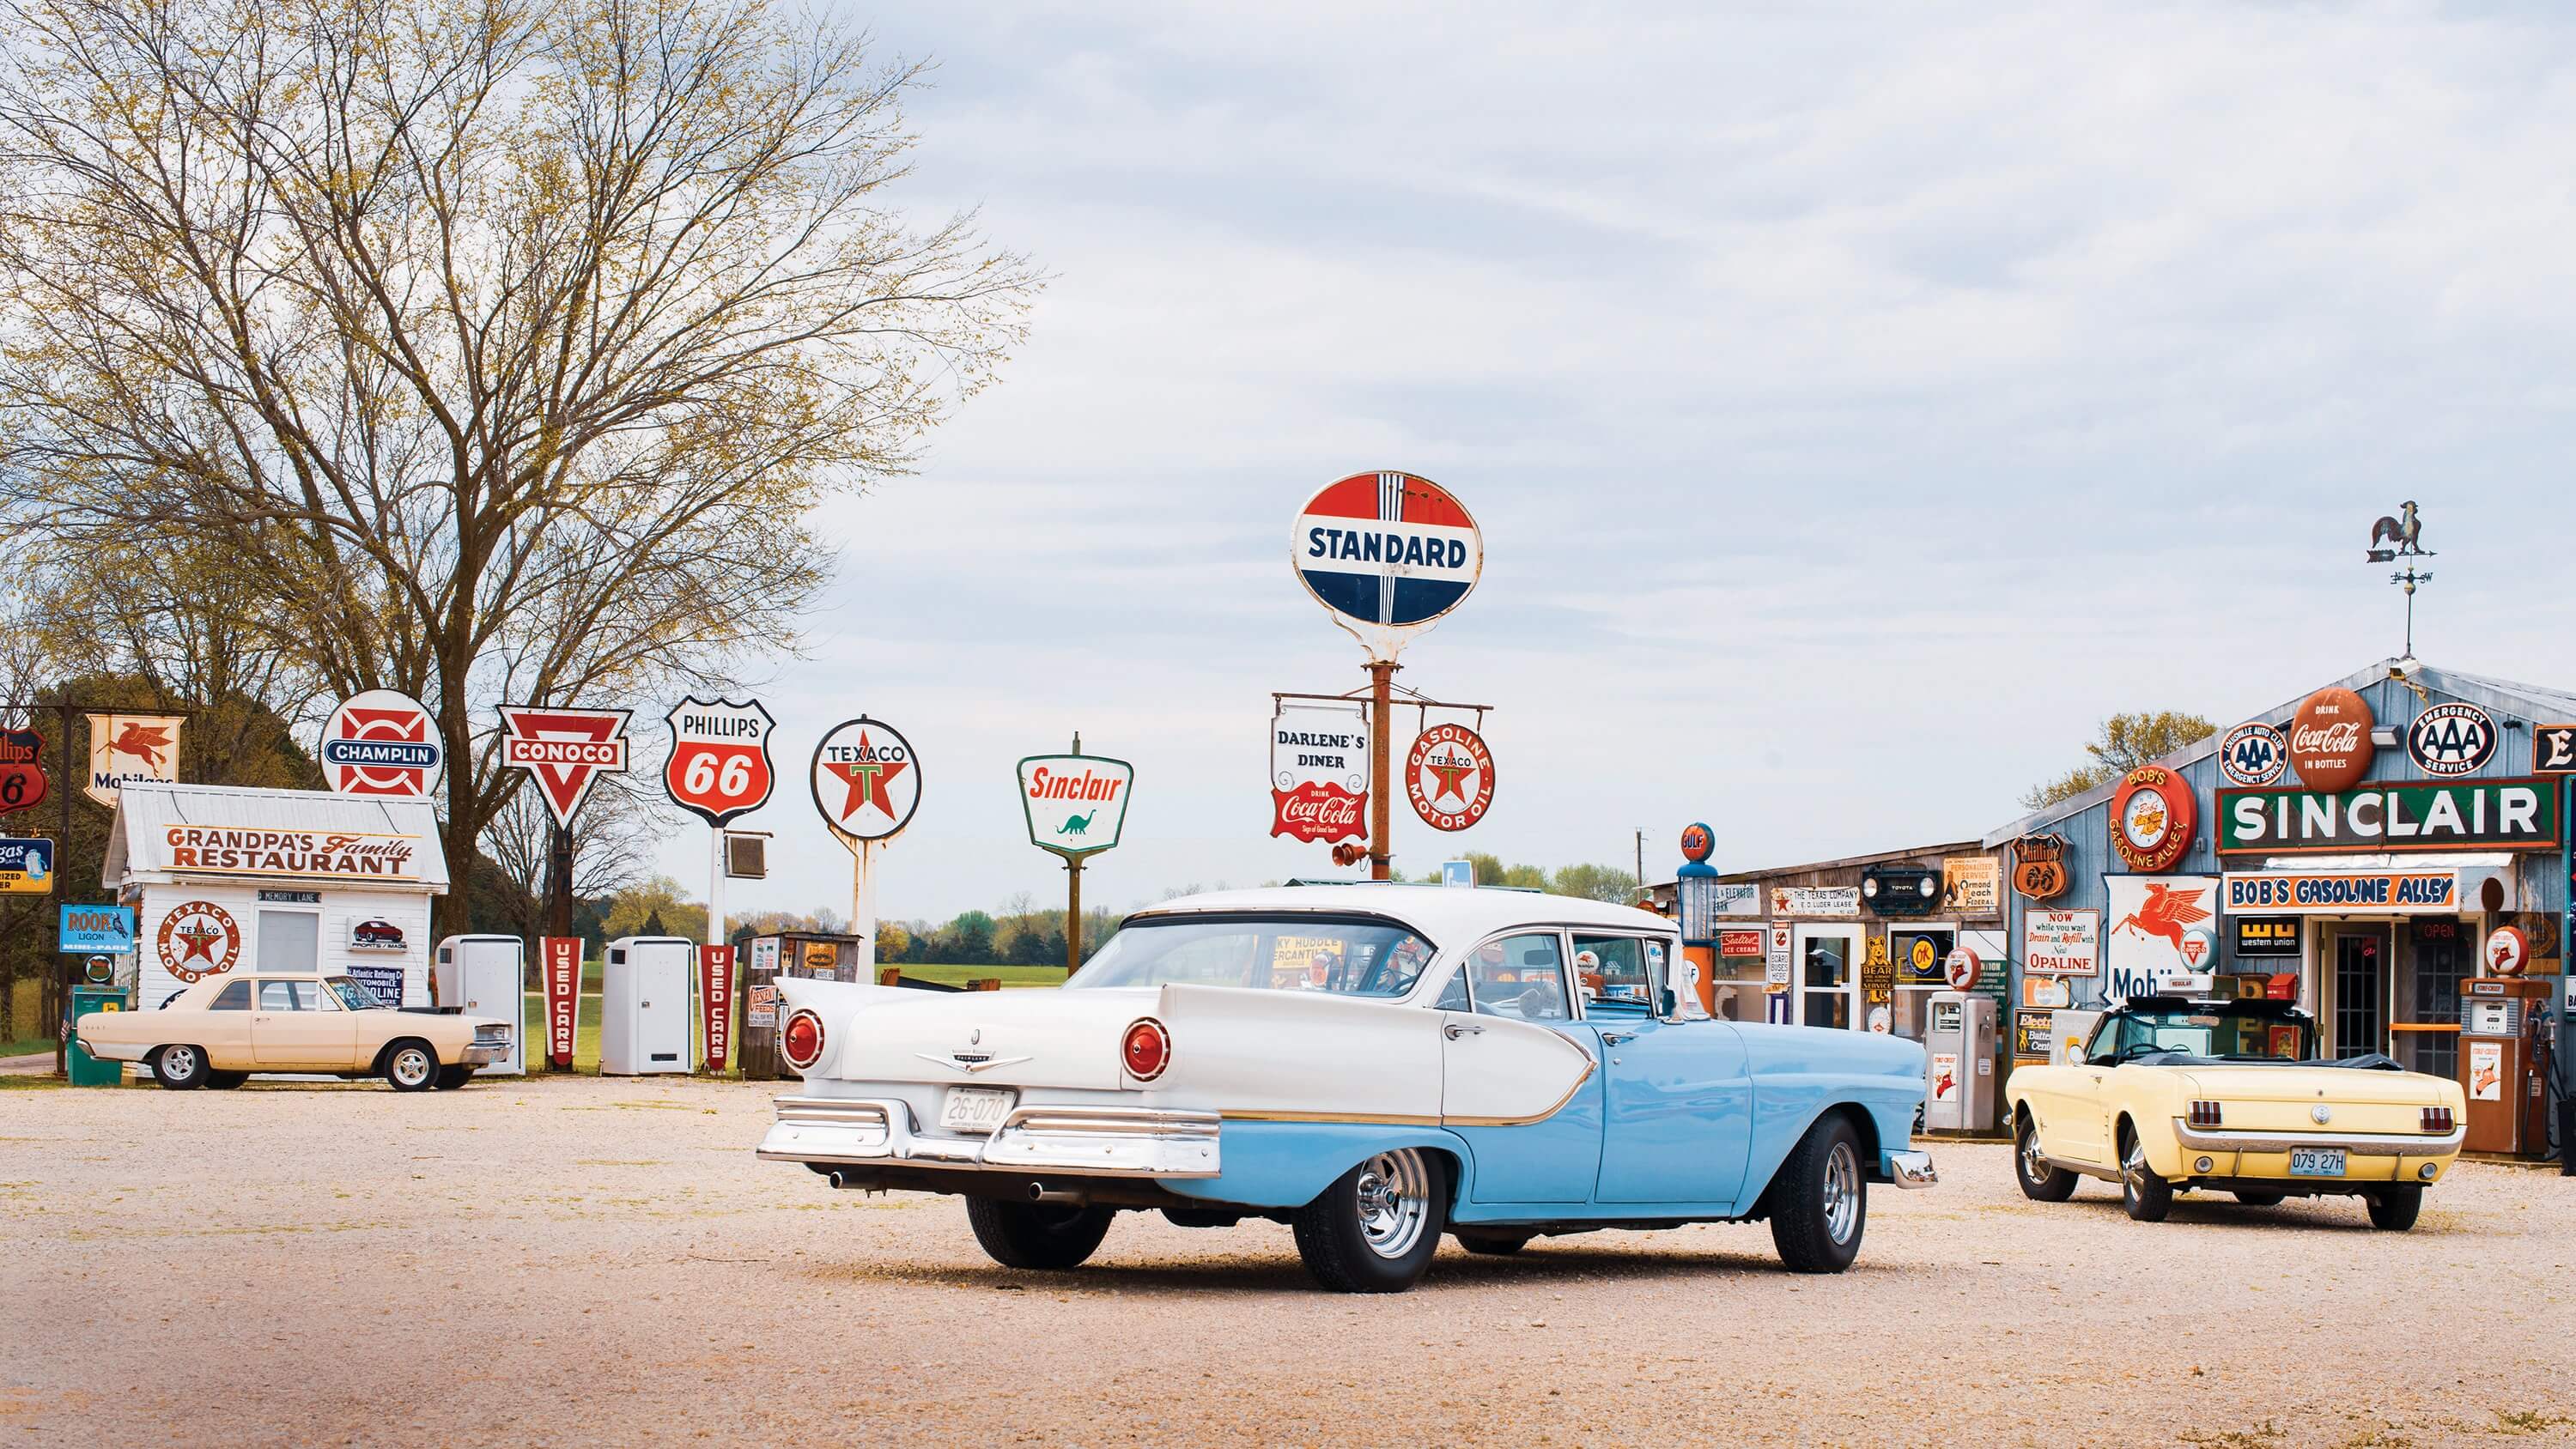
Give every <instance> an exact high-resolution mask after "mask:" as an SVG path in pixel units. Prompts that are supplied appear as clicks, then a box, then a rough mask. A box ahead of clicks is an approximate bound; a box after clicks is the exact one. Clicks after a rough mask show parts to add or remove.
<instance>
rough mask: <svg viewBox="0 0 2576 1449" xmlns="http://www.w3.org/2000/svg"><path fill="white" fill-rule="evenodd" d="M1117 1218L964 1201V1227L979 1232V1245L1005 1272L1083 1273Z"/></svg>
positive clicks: (1092, 1210)
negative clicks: (1075, 1270) (1070, 1270)
mask: <svg viewBox="0 0 2576 1449" xmlns="http://www.w3.org/2000/svg"><path fill="white" fill-rule="evenodd" d="M1117 1215H1118V1210H1117V1209H1116V1208H1105V1207H1073V1206H1070V1205H1066V1204H1061V1203H1051V1202H1012V1201H1010V1200H1009V1199H1007V1198H998V1197H970V1198H968V1199H966V1225H967V1226H968V1227H971V1228H973V1229H974V1230H975V1241H976V1242H978V1243H981V1244H983V1246H984V1251H985V1253H986V1254H988V1255H990V1256H991V1258H992V1260H993V1261H994V1262H996V1263H999V1264H1001V1265H1002V1266H1003V1267H1005V1268H1032V1269H1041V1270H1053V1269H1061V1268H1079V1267H1081V1266H1082V1265H1083V1263H1084V1262H1085V1261H1086V1260H1088V1259H1089V1258H1090V1257H1091V1255H1092V1254H1093V1253H1095V1252H1098V1251H1099V1249H1100V1240H1101V1239H1102V1238H1105V1237H1107V1236H1109V1220H1110V1219H1111V1218H1114V1217H1116V1216H1117Z"/></svg>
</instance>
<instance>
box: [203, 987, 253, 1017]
mask: <svg viewBox="0 0 2576 1449" xmlns="http://www.w3.org/2000/svg"><path fill="white" fill-rule="evenodd" d="M206 1009H207V1010H208V1011H248V1010H250V983H249V982H247V981H236V982H234V983H233V984H232V985H230V986H227V987H225V988H224V989H223V990H221V991H219V992H217V993H215V999H214V1002H213V1004H211V1005H209V1006H208V1007H207V1008H206Z"/></svg>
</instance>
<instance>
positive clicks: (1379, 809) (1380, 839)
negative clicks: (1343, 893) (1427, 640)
mask: <svg viewBox="0 0 2576 1449" xmlns="http://www.w3.org/2000/svg"><path fill="white" fill-rule="evenodd" d="M1398 667H1399V666H1398V665H1397V664H1396V662H1395V661H1394V660H1392V659H1372V660H1370V661H1369V667H1368V670H1369V699H1370V702H1371V705H1372V708H1371V709H1370V711H1369V879H1371V880H1385V879H1386V878H1387V876H1388V873H1389V871H1390V870H1391V869H1392V866H1393V863H1394V860H1395V816H1394V813H1393V811H1391V810H1390V809H1389V808H1388V807H1389V806H1390V805H1391V804H1392V803H1393V802H1391V801H1389V800H1388V799H1387V795H1388V794H1389V792H1390V791H1391V790H1392V789H1393V781H1392V780H1391V779H1390V778H1389V777H1390V775H1391V774H1392V773H1393V772H1392V770H1391V768H1390V767H1389V763H1388V760H1387V749H1386V740H1387V733H1388V731H1390V730H1392V729H1393V728H1394V727H1395V671H1396V669H1397V668H1398Z"/></svg>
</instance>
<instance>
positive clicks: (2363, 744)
mask: <svg viewBox="0 0 2576 1449" xmlns="http://www.w3.org/2000/svg"><path fill="white" fill-rule="evenodd" d="M2371 723H2372V721H2371V717H2370V705H2369V704H2368V703H2367V702H2366V701H2364V700H2363V699H2362V697H2361V696H2360V695H2358V694H2355V693H2353V692H2352V691H2351V690H2349V689H2341V688H2334V689H2320V690H2318V691H2317V692H2316V693H2314V694H2312V695H2309V696H2308V697H2307V698H2306V699H2304V700H2301V701H2300V702H2299V712H2298V714H2296V715H2295V716H2293V717H2292V718H2291V720H2290V768H2291V769H2294V770H2296V771H2298V772H2299V783H2300V784H2302V785H2305V786H2307V787H2308V788H2309V789H2311V790H2324V791H2328V792H2332V791H2336V790H2349V789H2351V788H2352V787H2353V786H2355V785H2358V784H2360V783H2361V777H2362V776H2363V775H2365V774H2367V773H2369V771H2370V755H2371V749H2372V746H2371V743H2370V726H2371Z"/></svg>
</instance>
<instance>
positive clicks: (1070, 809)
mask: <svg viewBox="0 0 2576 1449" xmlns="http://www.w3.org/2000/svg"><path fill="white" fill-rule="evenodd" d="M1135 783H1136V767H1135V766H1133V765H1130V764H1128V763H1127V762H1126V761H1125V760H1111V759H1104V758H1102V757H1101V756H1098V755H1031V756H1030V757H1029V758H1027V759H1025V760H1022V761H1020V809H1021V810H1022V811H1023V812H1024V813H1025V814H1026V815H1027V816H1028V822H1029V843H1030V844H1031V845H1034V846H1036V847H1037V848H1039V849H1040V850H1052V851H1054V852H1055V853H1056V854H1058V855H1065V856H1075V855H1092V854H1096V853H1098V852H1100V851H1103V850H1107V849H1108V848H1109V847H1111V846H1113V845H1116V844H1117V843H1118V835H1119V832H1120V831H1121V830H1122V829H1124V828H1125V826H1126V823H1127V797H1128V795H1129V794H1131V793H1132V787H1133V786H1134V785H1135Z"/></svg>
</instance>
